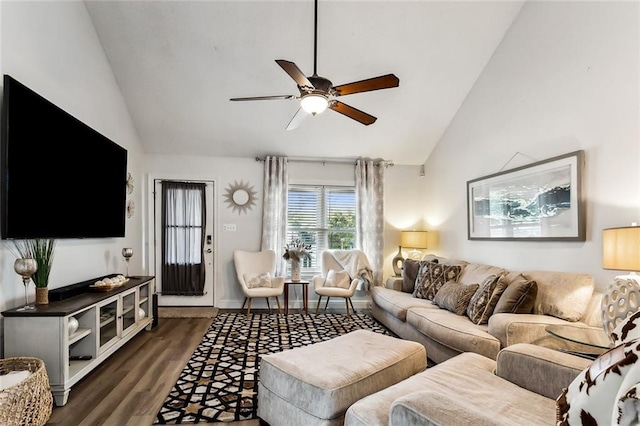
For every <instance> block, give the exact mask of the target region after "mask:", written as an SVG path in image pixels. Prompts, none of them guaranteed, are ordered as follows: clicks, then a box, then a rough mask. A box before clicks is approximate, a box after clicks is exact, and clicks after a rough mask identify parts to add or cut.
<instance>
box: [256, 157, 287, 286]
mask: <svg viewBox="0 0 640 426" xmlns="http://www.w3.org/2000/svg"><path fill="white" fill-rule="evenodd" d="M288 193H289V170H288V161H287V157H271V156H267V157H266V158H265V160H264V191H263V194H264V199H263V204H262V250H273V251H275V252H276V271H275V272H276V276H284V275H285V273H286V266H287V265H286V263H285V261H284V259H283V258H282V254H283V253H284V247H285V245H286V244H287V199H288Z"/></svg>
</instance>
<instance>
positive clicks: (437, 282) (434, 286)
mask: <svg viewBox="0 0 640 426" xmlns="http://www.w3.org/2000/svg"><path fill="white" fill-rule="evenodd" d="M424 269H425V270H426V271H425V273H424V278H423V280H422V281H421V282H420V283H419V282H418V279H417V278H416V289H415V291H414V294H413V295H414V296H415V297H418V298H420V299H428V300H433V298H434V297H435V296H436V293H437V292H438V290H440V288H441V287H442V286H443V285H444V284H445V283H446V282H447V281H458V277H459V276H460V272H461V271H462V266H460V265H441V264H439V263H432V262H429V263H428V264H427V265H426V267H425V268H424ZM422 271H423V268H422V267H421V268H420V272H419V273H418V276H420V275H421V273H422Z"/></svg>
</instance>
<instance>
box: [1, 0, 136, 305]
mask: <svg viewBox="0 0 640 426" xmlns="http://www.w3.org/2000/svg"><path fill="white" fill-rule="evenodd" d="M0 11H1V21H0V25H1V26H0V29H1V31H0V37H1V39H2V48H1V52H0V53H1V54H0V58H1V62H0V63H1V66H0V71H1V72H2V73H3V74H9V75H11V76H12V77H14V78H16V79H17V80H19V81H20V82H22V83H24V84H25V85H27V86H28V87H30V88H31V89H33V90H34V91H36V92H37V93H39V94H41V95H42V96H44V97H45V98H47V99H49V100H50V101H52V102H53V103H54V104H56V105H58V106H59V107H61V108H62V109H64V110H65V111H67V112H69V113H70V114H71V115H73V116H75V117H76V118H78V119H79V120H80V121H83V122H84V123H86V124H87V125H89V126H90V127H93V128H94V129H95V130H97V131H98V132H100V133H102V134H103V135H105V136H106V137H108V138H109V139H111V140H113V141H114V142H116V143H117V144H119V145H121V146H122V147H124V148H126V149H127V150H128V164H129V166H128V168H129V171H130V172H131V173H132V175H133V176H134V179H135V190H134V193H133V197H134V202H135V203H136V205H137V206H140V205H141V200H142V191H141V186H140V183H141V182H142V166H141V160H142V155H141V154H142V148H141V145H140V142H139V139H138V136H137V133H136V130H135V128H134V127H133V124H132V122H131V119H130V117H129V113H128V111H127V108H126V106H125V104H124V101H123V99H122V96H121V93H120V90H119V88H118V86H117V84H116V82H115V79H114V77H113V74H112V72H111V68H110V66H109V64H108V62H107V60H106V57H105V55H104V53H103V50H102V46H101V44H100V42H99V41H98V38H97V36H96V34H95V31H94V28H93V25H92V23H91V20H90V19H89V15H88V13H87V11H86V8H85V6H84V3H83V2H2V3H0ZM69 189H70V190H73V185H72V184H71V183H70V185H69ZM78 202H82V194H78ZM28 208H30V207H28ZM51 208H64V209H68V210H69V214H73V206H51ZM42 214H43V215H44V214H47V212H46V211H43V212H42ZM79 220H86V218H79ZM126 225H127V228H126V237H125V238H111V239H87V240H60V241H59V242H58V248H57V251H56V253H55V259H54V262H53V268H52V271H51V276H50V284H49V288H50V289H51V288H58V287H62V286H65V285H69V284H73V283H76V282H79V281H83V280H87V279H91V278H94V277H99V276H103V275H105V274H108V273H114V272H120V273H124V271H125V264H124V261H123V259H122V257H121V255H120V252H121V249H122V248H123V247H127V246H128V247H133V249H134V257H133V258H132V260H131V272H132V273H139V272H141V269H142V267H141V265H142V263H141V257H140V255H139V253H140V252H141V248H142V243H141V242H142V216H141V215H140V213H139V210H138V211H137V212H136V213H135V215H134V216H133V218H131V219H128V220H127V223H126ZM8 247H11V243H10V242H7V241H3V242H2V244H0V282H1V283H2V284H1V285H0V309H2V310H4V309H9V308H13V307H16V306H19V305H22V304H23V302H24V292H23V286H22V282H21V280H20V278H19V277H18V275H17V274H16V273H15V272H14V271H13V262H14V260H15V256H14V255H13V254H12V253H11V252H9V250H8V249H7V248H8ZM136 254H137V255H136ZM30 289H31V300H32V301H33V299H34V295H33V294H34V293H35V291H34V288H33V285H31V286H30Z"/></svg>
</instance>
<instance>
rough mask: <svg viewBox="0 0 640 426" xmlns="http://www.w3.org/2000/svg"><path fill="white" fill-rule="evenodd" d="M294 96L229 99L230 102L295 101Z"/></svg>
mask: <svg viewBox="0 0 640 426" xmlns="http://www.w3.org/2000/svg"><path fill="white" fill-rule="evenodd" d="M295 98H296V96H294V95H277V96H253V97H249V98H231V99H229V100H230V101H271V100H278V99H295Z"/></svg>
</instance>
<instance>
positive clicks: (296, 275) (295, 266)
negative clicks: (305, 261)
mask: <svg viewBox="0 0 640 426" xmlns="http://www.w3.org/2000/svg"><path fill="white" fill-rule="evenodd" d="M291 281H300V261H299V260H294V259H291Z"/></svg>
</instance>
